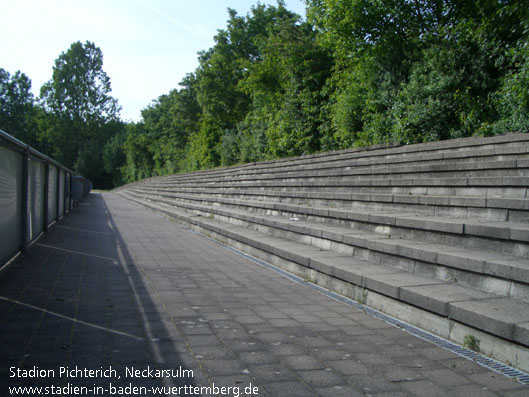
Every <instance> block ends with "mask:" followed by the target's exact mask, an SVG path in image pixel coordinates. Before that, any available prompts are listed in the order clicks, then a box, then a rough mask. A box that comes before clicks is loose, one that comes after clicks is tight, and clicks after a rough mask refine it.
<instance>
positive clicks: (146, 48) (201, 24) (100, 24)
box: [0, 0, 305, 121]
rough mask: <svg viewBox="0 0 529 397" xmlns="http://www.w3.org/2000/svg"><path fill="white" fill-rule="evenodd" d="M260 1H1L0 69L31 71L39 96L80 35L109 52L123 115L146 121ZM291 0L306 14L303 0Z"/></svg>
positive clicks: (107, 65)
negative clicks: (147, 112) (220, 33)
mask: <svg viewBox="0 0 529 397" xmlns="http://www.w3.org/2000/svg"><path fill="white" fill-rule="evenodd" d="M257 1H258V0H228V1H226V0H0V14H1V15H2V39H1V40H0V68H3V69H5V70H6V71H8V72H9V73H10V74H14V73H15V72H16V71H18V70H19V71H21V72H22V73H24V74H25V75H26V76H28V77H29V78H30V79H31V82H32V91H33V93H34V94H35V96H38V95H39V92H40V87H41V86H42V85H43V84H44V83H45V82H47V81H48V80H50V79H51V77H52V72H53V66H54V64H55V60H56V59H57V58H58V57H59V55H60V54H61V53H63V52H66V51H67V50H68V49H69V48H70V46H71V44H72V43H74V42H76V41H80V42H81V43H85V42H86V41H91V42H93V43H95V45H96V46H98V47H99V48H101V51H102V52H103V70H104V71H105V72H106V73H107V75H108V76H109V77H110V82H111V86H112V92H111V95H112V96H113V97H114V98H117V99H118V101H119V104H120V105H121V107H122V110H121V117H122V119H123V120H125V121H139V120H140V119H141V110H142V109H144V108H146V107H147V106H148V105H149V104H150V103H151V102H152V101H153V100H155V99H156V98H158V97H159V96H160V95H162V94H167V93H168V92H169V91H170V90H171V89H173V88H178V87H179V86H178V83H179V82H180V81H181V80H182V78H183V77H184V76H185V75H186V74H187V73H192V72H194V71H195V69H196V67H197V66H198V60H197V53H198V52H199V51H202V50H207V49H209V48H211V47H212V46H213V45H214V39H213V38H214V36H215V34H216V33H217V30H218V29H224V28H225V27H226V21H227V20H228V11H227V10H228V8H233V9H235V10H236V11H237V13H238V14H239V15H244V16H245V15H246V14H247V13H248V12H249V11H250V9H251V7H252V6H253V5H256V4H257ZM260 3H261V4H272V5H276V4H277V2H276V1H275V0H261V1H260ZM285 3H286V7H287V8H288V9H289V10H291V11H294V12H296V13H297V14H299V15H301V16H303V17H304V16H305V3H304V1H303V0H286V1H285Z"/></svg>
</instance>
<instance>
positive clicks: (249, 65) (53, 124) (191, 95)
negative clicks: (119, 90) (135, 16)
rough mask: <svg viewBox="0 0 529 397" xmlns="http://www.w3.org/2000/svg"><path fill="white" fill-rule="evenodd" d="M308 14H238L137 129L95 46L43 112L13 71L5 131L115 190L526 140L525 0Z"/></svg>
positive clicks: (49, 90)
mask: <svg viewBox="0 0 529 397" xmlns="http://www.w3.org/2000/svg"><path fill="white" fill-rule="evenodd" d="M306 3H307V20H306V21H302V20H301V18H300V17H299V16H298V15H296V14H294V13H292V12H290V11H288V10H287V9H286V8H285V4H284V2H283V1H278V2H277V5H276V6H268V5H262V4H259V3H257V5H256V6H254V7H252V8H251V11H250V12H249V13H248V14H247V15H245V16H240V15H237V13H236V12H235V11H234V10H228V20H227V24H226V27H225V28H224V29H221V30H219V31H218V33H217V35H216V36H215V38H214V40H215V42H214V45H213V46H212V47H211V48H210V49H208V50H205V51H202V52H200V53H199V58H198V62H199V65H198V67H197V69H196V70H195V71H194V72H192V73H189V74H188V75H187V76H186V77H185V78H184V79H183V80H182V82H181V83H180V87H179V88H178V89H172V90H170V91H169V92H168V93H167V94H164V95H161V96H159V97H158V98H157V99H155V100H154V101H153V102H152V103H151V104H150V105H149V106H147V107H146V108H145V109H144V110H143V111H142V121H141V122H139V123H129V124H128V125H126V126H125V125H124V124H123V123H122V122H120V121H119V108H118V105H117V102H116V101H115V99H113V98H112V97H110V95H109V93H110V80H109V78H108V76H107V75H106V74H105V73H104V72H103V70H102V59H103V58H102V53H101V51H100V49H99V48H97V47H96V46H95V45H94V44H93V43H90V42H87V43H85V44H84V45H83V44H81V43H79V42H77V43H74V44H72V46H71V47H70V49H69V50H68V51H67V52H66V53H63V54H61V55H60V57H59V59H57V61H56V63H55V67H54V71H53V78H52V80H50V81H49V82H48V83H46V84H45V85H44V87H43V88H42V90H41V98H40V102H39V103H40V106H38V104H37V105H35V104H34V103H33V102H34V101H33V98H32V96H31V94H30V92H29V87H30V83H29V79H28V78H27V77H26V76H24V75H23V74H21V73H20V72H17V74H15V75H14V76H12V77H11V76H10V75H9V74H8V73H7V72H5V71H3V70H2V69H0V101H1V102H0V103H1V104H2V107H1V109H0V123H2V124H3V125H8V126H12V127H2V126H0V128H5V129H14V130H16V132H13V131H10V132H12V133H14V134H15V135H16V136H18V137H23V138H21V139H23V140H25V141H26V142H28V143H32V142H33V143H34V145H37V148H40V150H42V151H44V152H45V153H48V154H50V155H52V156H53V157H55V158H57V159H58V160H59V161H61V162H63V163H64V164H65V165H67V166H71V167H76V169H78V170H80V171H82V172H84V173H86V175H90V176H91V177H92V178H95V180H94V182H96V186H105V187H107V186H110V185H114V186H116V185H119V184H122V183H127V182H132V181H135V180H138V179H141V178H146V177H150V176H154V175H166V174H170V173H175V172H182V171H191V170H198V169H204V168H211V167H216V166H219V165H222V166H228V165H232V164H239V163H245V162H251V161H259V160H265V159H272V158H277V157H283V156H294V155H300V154H308V153H314V152H317V151H321V150H335V149H344V148H349V147H353V146H364V145H370V144H377V143H389V142H400V143H403V144H408V143H416V142H426V141H435V140H442V139H452V138H459V137H466V136H471V135H492V134H503V133H507V132H511V131H527V130H528V129H529V44H528V43H529V7H527V4H526V2H525V1H522V0H509V1H503V0H477V1H470V0H457V1H456V0H445V1H439V0H417V1H409V0H383V1H369V0H307V1H306ZM32 131H36V132H32ZM96 169H97V170H99V171H100V172H99V171H96Z"/></svg>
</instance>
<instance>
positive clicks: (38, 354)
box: [0, 193, 528, 397]
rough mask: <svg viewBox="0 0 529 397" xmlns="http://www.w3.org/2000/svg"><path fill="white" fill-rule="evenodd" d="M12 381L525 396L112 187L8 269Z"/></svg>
mask: <svg viewBox="0 0 529 397" xmlns="http://www.w3.org/2000/svg"><path fill="white" fill-rule="evenodd" d="M156 370H167V371H166V372H156ZM213 385H214V386H215V387H216V389H215V388H213ZM13 386H35V387H47V388H48V389H47V391H48V394H49V395H51V394H52V392H54V393H55V394H59V393H57V391H61V392H62V393H61V394H66V393H64V392H65V391H66V392H69V394H70V395H74V394H75V393H76V392H78V393H80V394H85V395H95V394H99V395H110V394H112V393H116V394H118V393H120V392H122V395H132V394H134V392H136V393H140V395H155V394H156V392H157V390H158V389H155V388H157V387H165V388H166V389H165V390H166V391H169V389H167V388H172V389H171V392H172V394H173V395H178V392H179V394H180V395H205V396H207V395H214V392H216V394H217V395H234V396H237V395H241V396H242V395H259V396H264V395H270V396H313V395H320V396H336V397H339V396H367V395H373V396H375V395H376V396H383V395H388V396H393V397H395V396H465V397H470V396H485V397H486V396H499V395H501V396H527V393H528V389H527V387H524V386H522V385H520V384H519V383H516V382H513V381H511V380H508V379H507V378H504V377H502V376H501V375H498V374H496V373H494V372H491V371H489V370H487V369H485V368H483V367H481V366H479V365H477V364H474V363H472V362H470V361H467V360H465V359H463V358H460V357H458V356H456V355H454V354H452V353H450V352H447V351H444V350H442V349H440V348H438V347H436V346H434V345H431V344H429V343H427V342H425V341H422V340H420V339H417V338H415V337H413V336H411V335H409V334H407V333H406V332H404V331H402V330H400V329H398V328H394V327H392V326H389V325H387V324H386V323H384V322H382V321H380V320H377V319H374V318H372V317H370V316H368V315H367V314H365V313H363V312H360V311H358V310H356V309H354V308H351V307H348V306H346V305H344V304H342V303H339V302H336V301H334V300H331V299H330V298H328V297H326V296H325V295H322V294H320V293H318V292H316V291H313V290H311V289H310V288H307V287H304V286H302V285H299V284H296V283H293V282H292V281H290V280H288V279H286V278H284V277H282V276H280V275H278V274H277V273H275V272H273V271H271V270H269V269H266V268H264V267H261V266H259V265H257V264H255V263H253V262H251V261H248V260H247V259H245V258H243V257H240V256H238V255H236V254H234V253H233V252H231V251H228V250H227V249H225V248H224V247H223V246H221V245H219V244H217V243H215V242H212V241H210V240H208V239H206V238H204V237H201V236H199V235H196V234H194V233H192V232H190V231H189V230H186V229H185V228H183V227H182V226H180V225H178V224H176V223H174V222H172V221H170V220H168V219H166V218H163V217H160V216H158V215H156V214H154V213H152V212H149V211H146V210H145V209H143V208H142V207H139V206H137V205H135V204H133V203H130V202H128V201H127V200H125V199H123V198H121V197H119V196H117V195H115V194H112V193H103V194H99V193H92V194H90V196H89V197H88V198H87V199H86V200H85V201H84V202H82V203H81V204H80V205H79V206H78V207H77V208H76V209H75V210H74V211H73V212H72V213H70V214H68V215H67V216H66V217H65V218H64V219H62V220H61V221H60V222H59V223H58V224H56V225H54V226H53V227H52V228H51V230H50V233H48V234H46V235H45V236H44V237H43V238H41V239H40V240H39V241H38V242H37V244H35V245H34V246H33V247H32V248H31V250H30V252H29V253H28V254H27V255H25V256H22V257H21V258H20V259H19V260H18V261H17V262H15V263H14V264H13V265H11V266H10V267H9V268H8V269H7V270H6V271H5V272H4V273H3V274H1V275H0V395H9V390H8V387H13ZM223 387H224V389H222V388H223ZM228 387H229V388H231V389H229V390H228ZM59 388H60V389H59ZM75 388H77V389H75ZM133 388H136V389H133ZM42 391H43V392H44V391H45V389H42ZM228 391H229V393H228ZM37 392H38V390H34V391H33V393H32V394H33V395H36V394H37Z"/></svg>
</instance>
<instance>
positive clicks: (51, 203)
mask: <svg viewBox="0 0 529 397" xmlns="http://www.w3.org/2000/svg"><path fill="white" fill-rule="evenodd" d="M57 182H58V181H57V167H55V166H53V165H50V179H49V182H48V216H49V218H48V222H51V221H52V220H55V219H56V218H57Z"/></svg>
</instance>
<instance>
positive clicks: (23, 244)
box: [20, 147, 29, 252]
mask: <svg viewBox="0 0 529 397" xmlns="http://www.w3.org/2000/svg"><path fill="white" fill-rule="evenodd" d="M28 190H29V150H28V148H27V147H26V148H25V149H24V150H23V151H22V206H21V211H22V213H21V217H20V220H21V223H22V224H21V225H20V250H21V251H22V252H26V251H27V246H28V209H29V203H28V196H29V195H28Z"/></svg>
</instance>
